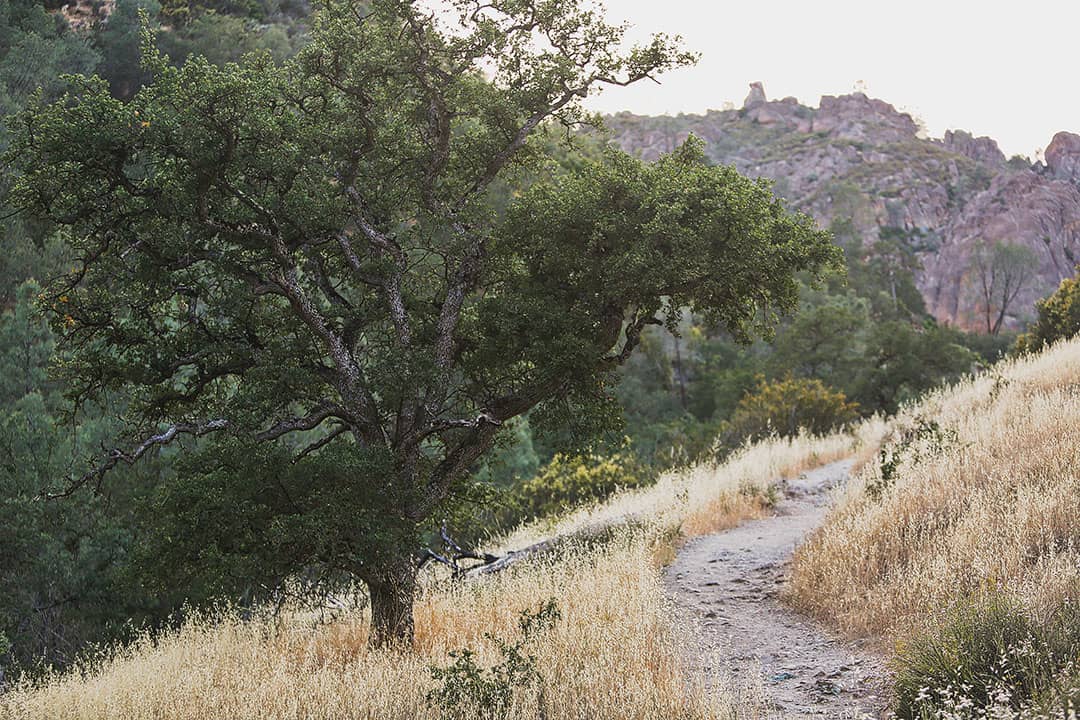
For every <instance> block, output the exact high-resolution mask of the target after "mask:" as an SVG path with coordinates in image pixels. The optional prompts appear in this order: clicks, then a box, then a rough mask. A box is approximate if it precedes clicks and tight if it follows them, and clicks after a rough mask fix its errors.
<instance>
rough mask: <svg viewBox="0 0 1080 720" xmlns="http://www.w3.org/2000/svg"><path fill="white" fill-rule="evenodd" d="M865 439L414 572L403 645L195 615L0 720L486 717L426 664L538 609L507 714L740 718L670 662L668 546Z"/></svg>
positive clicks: (489, 657) (341, 631)
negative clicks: (476, 577)
mask: <svg viewBox="0 0 1080 720" xmlns="http://www.w3.org/2000/svg"><path fill="white" fill-rule="evenodd" d="M881 430H882V427H881V425H880V423H868V424H866V425H864V426H863V427H862V428H861V430H860V432H859V433H858V434H856V435H850V434H835V435H831V436H828V437H825V438H810V437H807V436H802V437H799V438H795V439H786V440H785V439H773V440H770V441H766V442H763V443H759V444H757V445H754V446H749V447H746V448H744V449H742V450H741V451H739V452H737V453H736V454H735V455H733V456H732V457H731V458H730V459H729V460H728V461H727V462H725V463H724V464H723V465H720V466H710V465H702V466H698V467H696V468H694V469H692V470H689V471H686V472H682V473H672V474H669V475H666V476H664V477H663V478H661V479H660V481H659V482H658V483H657V484H656V485H655V486H653V487H650V488H648V489H645V490H642V491H634V492H624V493H621V494H619V495H616V496H615V497H613V498H612V499H611V500H609V501H607V502H605V503H601V504H597V505H594V506H592V507H587V508H582V509H580V510H578V511H576V512H575V513H572V514H570V515H569V516H566V517H563V518H561V519H559V520H556V521H549V522H544V523H537V524H533V525H530V526H526V527H523V528H520V529H519V530H518V531H517V532H515V533H514V534H513V535H512V536H511V537H509V538H507V539H506V540H505V542H504V544H505V545H506V547H510V548H518V547H522V546H523V545H526V544H529V543H531V542H534V541H536V540H537V539H540V538H543V537H547V536H549V535H550V534H567V533H571V532H573V531H574V530H577V529H580V528H583V527H587V526H592V525H596V524H600V523H610V522H612V521H615V520H619V519H626V518H630V517H632V518H635V519H636V520H637V522H635V523H633V524H631V525H627V526H626V527H624V528H623V529H622V530H618V531H615V532H613V533H612V534H611V537H610V538H609V539H608V540H607V541H605V542H602V543H599V544H591V545H581V546H578V547H574V548H571V549H568V550H567V551H565V552H563V553H560V554H559V556H558V557H555V558H552V559H550V560H542V561H537V562H533V563H523V564H521V565H519V567H518V569H516V570H512V571H507V572H505V573H502V574H499V575H497V576H494V577H491V578H489V579H485V580H482V581H475V582H466V583H464V584H462V583H451V582H448V581H447V580H446V579H445V577H441V576H440V574H439V573H437V572H434V571H433V572H429V573H428V574H426V575H425V577H424V589H423V592H422V594H421V599H420V600H419V602H418V605H417V608H416V622H417V628H416V646H415V652H413V653H408V654H405V653H398V652H394V651H372V650H371V649H369V647H368V645H367V632H368V630H367V628H368V622H367V618H366V611H365V610H363V609H354V610H339V611H337V612H332V613H330V614H329V615H325V616H324V615H323V614H322V613H320V612H313V611H311V610H301V609H294V610H286V611H283V612H282V613H281V614H279V615H277V616H273V615H267V616H265V617H261V618H256V619H254V620H251V621H247V622H244V621H241V620H240V619H239V617H238V616H237V615H235V614H232V613H225V614H224V616H222V617H210V616H205V615H196V616H193V617H190V618H188V619H187V620H186V621H185V622H184V623H183V624H182V625H181V626H180V628H179V629H178V630H175V631H172V632H167V633H165V634H163V635H161V636H159V637H157V638H151V637H145V638H143V639H142V640H141V641H138V642H136V643H134V644H132V645H130V646H127V647H123V648H120V649H118V650H117V651H116V652H114V653H105V654H102V655H100V656H97V657H93V658H90V659H88V660H87V661H86V662H84V663H83V664H82V665H81V666H80V667H79V668H78V669H77V670H76V671H75V672H72V673H68V674H66V675H54V676H49V677H45V678H43V679H42V680H40V681H38V682H36V683H30V682H26V683H25V684H23V685H21V686H19V687H17V688H15V689H14V690H13V691H12V692H9V693H8V694H6V695H3V696H0V718H5V720H7V719H8V718H10V719H12V720H14V719H15V718H18V719H19V720H24V719H25V720H31V719H37V718H40V719H42V720H44V718H50V719H53V718H55V719H60V718H64V719H67V718H71V719H76V718H78V719H79V720H99V719H101V720H103V719H104V718H114V717H124V718H133V719H134V718H155V719H159V720H171V719H173V718H200V719H203V718H207V719H208V718H222V719H223V720H224V719H225V718H228V719H230V720H233V719H238V718H329V717H334V718H344V717H348V718H372V719H375V718H378V719H380V720H384V719H390V720H393V719H395V718H400V719H402V720H404V719H405V718H437V717H488V715H485V714H483V713H484V712H486V711H485V710H484V709H482V708H479V707H475V706H471V705H469V703H468V702H465V703H463V704H462V705H461V706H460V707H459V708H458V709H457V711H456V712H459V714H458V715H455V714H453V712H452V711H448V710H447V708H446V707H445V706H444V705H439V704H438V703H434V704H429V703H428V702H427V700H426V696H427V694H428V693H429V692H430V691H431V690H433V689H434V688H436V687H438V686H439V684H438V683H437V682H436V681H435V679H434V678H433V676H432V673H431V672H430V668H431V667H432V666H439V667H446V666H448V665H449V664H450V663H452V662H454V658H452V657H451V655H450V653H451V652H452V651H457V650H461V649H464V648H469V649H471V650H473V651H475V653H476V655H475V659H476V662H477V664H478V666H479V667H481V668H487V667H491V666H495V665H498V664H499V663H500V661H501V658H502V656H501V654H500V650H499V647H500V646H499V641H500V640H504V641H507V642H509V641H513V640H514V639H515V638H516V636H517V632H518V631H517V629H516V624H517V621H518V619H519V617H520V614H521V613H522V612H523V611H533V612H535V611H536V610H537V609H538V608H540V607H541V606H542V605H543V604H544V603H545V602H546V601H548V600H550V599H554V601H555V607H556V608H557V611H558V614H559V617H558V619H556V620H555V621H554V622H553V623H552V625H551V627H550V629H548V630H545V631H543V632H541V633H540V634H539V635H538V636H537V637H536V638H535V639H534V640H533V641H532V642H530V643H529V644H528V645H527V646H526V647H525V650H524V652H525V653H526V654H531V655H534V656H535V659H536V668H537V671H538V675H539V678H538V680H536V681H535V682H532V683H522V684H521V685H520V686H513V685H511V688H512V689H514V692H513V693H512V696H511V703H512V705H511V706H510V707H509V714H508V715H506V716H507V717H515V718H549V719H563V718H566V719H569V718H583V717H588V718H597V719H601V720H602V719H604V718H612V719H615V718H641V719H645V718H669V717H670V718H676V717H677V718H731V717H744V715H743V714H741V713H743V712H748V711H750V709H752V705H753V703H752V702H751V701H749V700H747V699H746V698H742V697H738V696H737V695H734V694H732V695H724V694H720V695H716V694H714V693H713V694H709V695H706V694H705V693H704V692H703V690H702V685H701V679H700V678H697V677H695V676H694V675H693V673H692V672H690V671H689V670H688V669H687V667H686V666H685V664H684V656H683V654H682V653H683V650H682V648H683V647H684V646H683V645H682V644H681V637H680V634H679V631H678V630H677V626H676V621H677V618H676V617H674V616H673V614H672V612H671V607H670V605H669V601H668V600H667V599H666V598H665V595H664V592H663V589H662V586H661V583H660V567H661V564H662V563H663V561H665V560H666V559H667V558H668V557H669V556H670V553H671V552H672V550H673V548H674V547H675V546H676V544H677V543H678V542H679V540H680V538H684V537H688V536H692V535H696V534H701V533H706V532H713V531H715V530H719V529H723V528H725V527H731V526H733V525H735V524H738V523H739V522H741V521H742V520H745V519H747V518H750V517H755V516H757V515H760V514H761V513H762V512H763V511H765V510H766V509H767V505H768V503H769V498H770V491H769V488H770V483H769V478H779V477H791V476H795V475H797V474H798V473H800V472H802V471H803V470H805V469H807V468H809V467H812V466H815V465H817V464H821V463H824V462H829V461H831V460H834V459H836V458H839V457H845V456H847V455H848V454H850V453H851V452H853V451H858V450H860V449H861V450H864V451H865V450H866V449H868V448H869V449H872V448H873V447H874V446H875V443H876V436H877V435H878V434H880V432H881ZM487 711H490V708H488V710H487ZM755 712H756V711H755ZM440 713H442V714H441V715H440ZM492 717H503V715H492Z"/></svg>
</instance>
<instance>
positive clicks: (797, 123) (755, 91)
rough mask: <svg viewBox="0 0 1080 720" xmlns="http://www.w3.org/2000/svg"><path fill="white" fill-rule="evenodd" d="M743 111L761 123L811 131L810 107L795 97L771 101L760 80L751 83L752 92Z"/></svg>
mask: <svg viewBox="0 0 1080 720" xmlns="http://www.w3.org/2000/svg"><path fill="white" fill-rule="evenodd" d="M742 113H743V115H745V116H746V118H747V119H749V120H751V121H753V122H755V123H757V124H759V125H780V126H783V127H787V128H790V129H792V130H798V131H799V132H803V133H806V132H810V114H811V111H810V110H809V108H804V107H803V106H802V105H800V104H799V101H798V100H796V99H795V98H793V97H786V98H784V99H783V100H780V101H779V102H776V101H773V102H769V100H768V99H767V98H766V97H765V88H764V87H762V85H761V83H759V82H754V83H750V94H749V95H747V96H746V100H744V101H743V109H742Z"/></svg>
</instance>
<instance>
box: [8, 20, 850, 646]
mask: <svg viewBox="0 0 1080 720" xmlns="http://www.w3.org/2000/svg"><path fill="white" fill-rule="evenodd" d="M368 7H369V8H370V9H369V10H365V8H368ZM446 9H456V10H457V11H458V12H459V13H460V16H459V17H457V20H459V21H460V22H455V23H453V25H454V27H453V30H452V31H451V30H450V29H448V28H447V26H446V25H445V24H444V20H443V16H442V15H440V14H438V13H432V12H431V9H430V5H429V4H426V3H421V2H417V1H413V0H375V1H374V2H371V3H361V2H359V1H358V0H357V1H353V0H334V1H332V2H328V3H327V4H325V6H324V7H323V9H322V10H321V11H320V12H319V13H317V15H316V16H315V17H314V18H313V27H312V36H311V42H310V43H309V44H308V45H307V46H306V47H305V48H304V49H303V50H302V51H301V52H300V53H299V54H298V55H297V56H296V57H295V58H294V59H292V60H289V61H287V62H286V63H285V64H284V65H281V66H279V65H277V64H275V63H274V62H273V61H272V60H271V58H270V57H269V56H268V55H267V54H265V53H264V54H261V55H253V56H249V57H248V58H246V59H245V60H244V62H243V63H241V64H239V65H229V66H226V67H223V68H219V67H215V66H213V65H211V64H210V63H208V62H206V61H204V60H200V59H195V60H192V61H190V62H188V63H187V64H185V65H184V66H183V67H182V68H175V67H172V66H170V64H169V63H168V62H167V60H166V59H165V58H163V57H161V56H159V55H157V54H156V53H155V52H154V50H153V39H152V37H150V36H149V33H146V34H145V36H144V39H143V48H144V53H145V62H146V68H147V70H148V71H149V72H150V73H151V75H152V78H153V79H152V82H151V83H150V84H148V85H146V86H144V87H143V89H142V90H140V91H139V92H138V93H137V94H136V95H135V96H134V97H133V98H132V100H131V102H130V103H121V102H119V101H117V100H115V99H114V98H113V97H112V96H111V95H110V93H109V91H108V86H107V84H106V83H105V82H104V81H101V80H98V79H93V78H90V79H88V78H80V79H76V80H74V81H73V84H72V86H71V89H70V92H69V93H68V94H67V95H66V96H65V97H64V98H63V99H62V100H61V101H60V102H58V103H56V104H52V105H44V104H39V105H35V106H33V107H32V108H30V109H29V110H27V111H26V112H24V113H22V114H20V115H19V116H18V117H17V118H15V120H14V121H13V123H12V126H13V128H14V130H15V132H14V138H15V139H14V143H13V146H12V151H11V152H10V153H9V154H8V162H9V163H12V164H13V165H14V166H15V167H16V168H17V169H18V172H19V173H20V176H19V179H18V182H17V191H16V192H17V198H18V200H19V202H20V203H21V205H22V206H25V207H27V208H30V209H32V210H33V211H35V212H37V213H39V214H42V215H45V216H47V217H49V218H50V219H52V220H53V221H54V222H56V223H58V224H60V225H63V226H65V227H66V228H68V230H67V232H68V233H69V234H70V236H71V239H72V240H71V242H72V248H73V251H74V254H75V257H76V258H77V259H76V262H75V263H74V265H75V269H74V271H73V272H71V273H69V274H67V275H66V276H65V277H63V278H61V279H60V280H59V281H58V282H57V283H56V284H55V285H54V286H52V287H51V289H50V290H49V291H48V298H47V300H46V307H47V308H48V309H49V311H50V313H51V317H52V321H53V326H54V328H55V329H56V331H57V332H58V333H59V334H60V336H61V347H62V349H63V350H64V351H65V352H66V353H69V356H70V360H67V361H66V362H65V363H64V365H63V366H62V368H61V372H62V377H63V379H64V381H65V382H66V383H67V387H68V388H69V389H70V395H71V397H73V398H74V399H76V400H77V401H85V400H86V399H88V398H97V397H101V396H103V395H106V394H108V393H109V392H111V391H113V390H115V389H118V388H123V389H126V390H128V391H130V392H132V393H133V399H132V403H131V405H130V407H129V409H128V411H127V413H126V416H125V419H126V420H127V422H128V428H127V432H126V433H125V435H126V439H127V441H129V442H130V443H131V444H130V445H128V446H124V445H121V446H119V447H117V449H115V450H113V451H112V452H111V453H110V454H109V455H108V456H107V457H106V458H105V459H104V461H103V462H101V463H100V464H97V465H95V466H94V467H93V468H92V469H91V470H89V471H88V472H86V473H84V474H79V475H76V476H74V477H73V478H71V484H72V485H74V486H79V485H93V484H98V483H100V482H101V481H102V479H103V477H104V476H105V475H106V473H108V472H109V471H110V470H111V469H112V468H114V467H116V466H117V465H121V464H125V463H133V462H135V461H136V460H138V459H139V458H141V457H143V456H146V455H148V454H153V453H155V452H156V451H157V450H158V449H159V448H162V447H163V446H166V445H177V446H179V447H181V448H184V447H187V448H191V447H192V445H191V443H190V442H187V441H189V440H190V439H191V438H203V441H202V442H200V443H198V444H197V446H196V448H195V449H196V450H197V452H196V453H195V454H193V455H190V456H189V457H193V458H196V460H193V461H191V462H190V463H189V464H188V465H187V466H186V467H182V468H181V471H180V472H179V473H178V480H177V482H176V483H173V484H172V485H170V489H169V491H168V492H167V493H164V494H163V495H162V496H161V497H160V503H161V504H160V506H159V508H158V513H157V517H158V519H159V520H160V522H162V523H167V522H169V518H170V516H175V517H179V518H182V519H183V520H184V521H187V520H189V519H190V520H191V521H192V522H194V523H197V524H196V525H195V526H194V527H207V528H208V529H213V528H215V527H218V528H221V530H219V532H218V534H217V538H218V541H217V542H216V543H214V544H212V546H211V545H209V543H208V541H207V538H206V537H205V536H198V535H194V534H192V535H188V536H187V537H186V540H187V542H189V543H190V544H189V545H188V548H189V550H190V551H188V552H185V551H184V549H183V547H181V546H180V545H179V544H178V543H180V542H181V540H184V539H185V538H184V537H183V536H182V535H177V536H176V537H175V538H172V539H170V538H168V537H165V538H163V540H164V541H167V542H170V543H173V545H172V546H171V547H172V548H173V553H172V555H171V557H175V558H176V559H177V562H184V563H188V564H189V565H190V564H191V563H195V564H199V563H200V562H201V563H203V564H204V565H206V566H210V567H217V568H222V567H227V566H228V563H229V562H230V558H233V559H236V558H239V559H241V560H242V561H243V563H244V565H243V568H244V569H245V572H246V573H248V575H247V576H246V578H254V577H258V573H260V572H263V570H264V569H265V572H266V575H265V576H264V577H262V578H259V579H260V580H266V581H269V580H274V579H278V578H280V577H281V576H282V575H284V574H286V573H287V572H289V571H297V572H298V571H300V570H307V571H308V572H309V573H310V572H313V571H314V569H315V568H321V569H323V570H325V571H326V572H328V573H338V574H345V575H348V576H351V577H353V578H357V579H359V580H361V581H363V582H364V583H365V584H366V585H367V587H368V589H369V593H370V600H371V609H372V616H373V628H372V629H373V632H372V635H371V637H372V642H373V643H374V644H377V645H378V644H383V643H386V642H388V641H392V640H405V639H409V638H411V637H412V631H413V621H412V603H413V598H414V594H415V591H416V576H417V566H416V562H415V549H416V547H417V544H418V540H417V538H418V534H419V531H420V528H421V527H422V526H423V524H424V523H425V522H427V521H429V519H430V518H432V517H433V515H435V514H436V513H438V512H439V511H440V508H442V507H443V506H444V504H445V503H446V502H447V501H448V499H449V498H451V497H452V496H453V494H454V492H455V490H456V489H457V488H458V487H459V486H460V483H462V482H463V481H464V479H465V478H466V477H467V476H468V474H469V472H470V470H472V469H473V468H474V467H475V465H476V463H477V461H478V460H479V459H480V458H481V457H483V456H484V454H485V453H486V452H487V451H488V450H489V449H490V448H491V447H492V445H493V444H494V442H495V440H496V438H497V436H498V434H499V432H500V429H501V428H503V427H504V426H505V424H506V423H507V421H509V420H510V419H511V418H514V417H517V416H519V415H522V414H524V413H526V412H528V411H529V410H533V409H534V408H535V410H534V411H533V412H532V413H531V414H530V422H532V423H535V424H538V425H542V426H543V425H547V426H565V427H570V428H572V429H573V432H574V434H575V435H576V436H578V437H580V438H587V437H590V436H592V435H595V434H596V433H597V432H599V431H600V430H601V429H603V428H605V427H608V426H610V425H611V423H612V422H613V420H614V419H615V417H616V414H615V413H614V412H613V409H614V407H613V403H612V399H611V395H610V389H611V385H612V383H613V381H614V371H615V369H616V368H617V367H618V366H620V365H621V364H622V363H624V362H626V360H627V359H628V358H629V357H630V356H631V355H632V353H633V351H634V349H635V347H636V346H637V344H638V342H639V340H640V338H641V333H642V331H643V330H644V329H645V328H646V327H648V326H650V325H655V324H659V323H661V322H662V320H661V319H660V318H661V317H669V318H670V317H675V315H676V313H674V312H673V309H675V308H680V307H689V308H691V309H693V310H695V311H697V312H699V313H701V314H702V315H703V316H704V317H706V318H708V319H709V321H710V322H713V323H716V324H719V325H723V326H724V327H726V328H727V329H728V331H729V332H731V333H732V334H733V335H734V336H735V337H737V338H741V339H747V338H749V337H750V336H751V334H752V333H754V332H759V331H767V330H768V328H770V327H771V326H772V324H773V323H774V321H775V318H776V314H777V313H780V312H786V311H790V310H792V309H793V308H794V307H795V306H796V304H797V302H798V287H799V286H798V283H797V282H796V280H795V273H797V272H801V271H809V272H811V273H817V272H820V271H822V269H823V268H825V267H826V266H832V265H835V264H836V263H837V262H838V256H837V251H836V249H835V248H834V247H833V246H832V244H831V243H830V242H829V237H828V235H827V234H826V233H824V232H822V231H819V230H817V229H815V227H814V225H813V222H812V221H811V220H810V219H809V218H807V217H805V216H796V215H792V214H789V213H788V212H787V211H786V210H785V208H784V207H783V205H782V204H781V203H780V202H779V201H777V200H776V199H775V198H774V197H773V196H772V194H771V193H770V191H769V188H768V186H767V185H766V184H764V183H760V182H753V181H750V180H747V179H745V178H743V177H741V176H740V175H738V174H737V173H736V172H735V170H734V169H732V168H727V167H711V166H709V165H708V164H707V163H706V162H705V159H704V157H703V154H702V149H701V145H700V143H699V142H697V141H691V142H688V143H687V144H686V145H684V146H683V147H681V148H680V149H679V150H677V151H676V152H675V153H673V154H671V155H669V156H666V157H665V158H663V159H662V160H660V161H659V162H657V163H655V164H653V165H645V164H643V163H641V162H639V161H637V160H635V159H633V158H631V157H629V156H628V155H625V154H623V153H620V152H617V151H615V150H610V151H608V152H606V153H605V154H604V155H603V157H602V159H601V160H599V161H596V162H585V163H582V165H581V167H580V168H579V169H577V170H575V171H573V172H569V173H567V174H564V175H552V176H548V177H547V178H546V179H542V180H540V181H538V182H535V183H533V184H531V185H527V184H526V183H524V182H523V177H524V175H525V173H526V172H528V173H532V175H531V176H532V177H535V176H536V175H535V171H536V170H537V169H538V168H540V167H542V166H543V163H544V160H545V157H546V156H545V153H544V152H543V148H544V145H543V144H542V143H539V142H537V141H535V140H534V136H535V134H536V131H537V129H538V128H540V127H541V126H543V125H544V124H545V123H549V122H556V123H562V124H563V125H565V126H569V127H574V126H576V125H579V124H581V123H582V122H585V121H587V120H589V116H588V115H587V114H586V113H585V112H584V111H583V110H582V109H581V105H580V103H581V100H582V99H583V98H584V97H587V96H588V95H589V94H590V93H591V92H593V91H594V90H595V89H596V88H598V87H600V86H603V85H625V84H629V83H632V82H635V81H638V80H641V79H645V78H650V77H653V76H654V75H655V74H656V73H658V72H661V71H664V70H666V69H669V68H672V67H675V66H678V65H682V64H685V63H687V62H690V61H691V60H692V57H691V56H690V55H688V54H686V53H684V52H682V51H680V50H679V49H678V48H677V46H676V44H675V43H673V42H672V41H670V40H668V39H666V38H664V37H657V38H655V39H653V40H652V41H651V42H650V43H648V44H647V45H645V46H643V47H637V48H634V49H632V50H629V51H627V52H625V53H623V52H622V51H620V50H618V48H619V47H620V44H621V42H622V38H623V33H622V30H621V29H620V28H618V27H613V26H611V25H607V24H605V23H604V22H603V21H602V19H601V18H600V16H599V15H598V14H597V13H595V12H593V11H592V10H591V9H590V8H588V7H585V8H581V7H579V4H578V3H577V2H574V1H571V0H526V1H525V2H521V1H520V0H493V1H492V2H483V3H481V2H471V1H468V0H460V1H458V2H455V3H453V4H452V5H451V6H449V7H447V8H446ZM541 39H542V40H543V42H540V40H541ZM497 186H499V187H506V186H510V187H512V188H514V192H511V193H510V196H511V198H512V200H511V202H510V204H509V206H508V207H507V209H506V210H505V212H503V213H496V212H494V211H493V209H492V204H491V203H492V200H491V197H492V193H493V192H494V189H495V188H496V187H497ZM515 196H516V197H515ZM195 508H197V509H199V510H200V512H199V513H194V511H193V509H195ZM248 508H250V512H249V511H248ZM215 518H220V520H221V522H216V521H215ZM228 522H235V523H237V524H236V525H235V530H236V532H231V531H229V532H226V531H227V530H231V528H230V526H228V524H227V523H228ZM178 525H179V526H181V527H182V526H185V523H178ZM289 537H295V538H296V540H297V542H295V543H288V544H283V542H282V538H289ZM200 559H201V560H200ZM263 560H273V561H274V562H273V563H270V564H265V565H264V564H263V562H262V561H263ZM217 579H218V581H219V582H221V583H225V584H224V585H222V589H223V590H224V589H227V588H228V587H229V586H228V584H227V582H228V580H229V575H228V573H224V572H223V573H220V574H219V575H218V576H217ZM258 586H259V584H258V583H253V584H252V585H251V587H258Z"/></svg>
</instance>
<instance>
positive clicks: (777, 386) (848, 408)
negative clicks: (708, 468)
mask: <svg viewBox="0 0 1080 720" xmlns="http://www.w3.org/2000/svg"><path fill="white" fill-rule="evenodd" d="M858 416H859V405H858V403H854V402H849V401H848V399H847V397H846V396H845V395H844V393H842V392H840V391H838V390H832V389H831V388H829V387H827V386H826V385H825V383H823V382H821V381H820V380H816V379H808V378H795V377H792V376H790V375H788V376H787V377H785V378H783V379H780V380H773V381H771V382H766V381H765V380H764V379H760V380H759V381H758V387H757V389H756V390H755V391H754V392H752V393H749V394H747V395H746V396H744V397H743V399H742V400H740V401H739V404H738V405H737V406H736V408H735V412H734V414H733V415H732V416H731V420H730V421H729V422H728V423H726V426H725V428H724V430H725V431H724V432H723V436H724V439H725V440H726V441H727V443H728V444H730V445H736V444H738V443H741V442H744V441H746V440H757V439H759V438H762V437H767V436H769V435H780V436H783V437H792V436H794V435H797V434H798V433H799V431H800V430H801V429H805V430H807V431H809V432H811V433H815V434H820V433H825V432H829V431H830V430H834V429H836V428H837V427H839V426H841V425H844V424H845V423H849V422H852V421H854V420H855V419H856V418H858Z"/></svg>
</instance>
